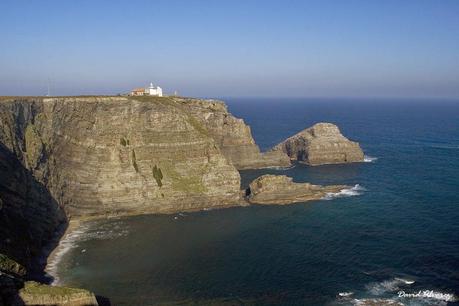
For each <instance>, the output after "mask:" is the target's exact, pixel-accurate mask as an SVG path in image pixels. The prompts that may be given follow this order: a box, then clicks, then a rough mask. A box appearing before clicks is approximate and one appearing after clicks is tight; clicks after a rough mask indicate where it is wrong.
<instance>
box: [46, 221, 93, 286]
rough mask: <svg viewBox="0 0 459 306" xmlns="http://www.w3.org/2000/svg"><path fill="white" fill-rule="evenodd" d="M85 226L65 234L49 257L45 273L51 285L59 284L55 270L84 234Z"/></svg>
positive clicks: (79, 226)
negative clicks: (49, 277) (51, 280)
mask: <svg viewBox="0 0 459 306" xmlns="http://www.w3.org/2000/svg"><path fill="white" fill-rule="evenodd" d="M86 230H87V226H84V225H78V227H77V228H76V229H74V230H71V231H70V232H68V233H66V234H65V235H64V237H62V239H61V240H60V241H59V245H58V246H57V248H56V249H55V251H54V252H53V254H52V255H51V257H50V258H49V260H48V263H47V264H46V268H45V271H46V273H48V274H49V275H51V276H52V277H53V282H52V284H53V285H57V284H59V277H58V275H57V268H58V265H59V263H60V262H61V260H62V258H63V257H64V255H65V254H67V252H68V251H70V250H71V249H73V248H75V247H76V246H77V245H76V242H77V241H78V240H79V238H80V237H81V236H82V235H83V234H84V233H85V232H86Z"/></svg>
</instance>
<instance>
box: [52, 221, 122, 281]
mask: <svg viewBox="0 0 459 306" xmlns="http://www.w3.org/2000/svg"><path fill="white" fill-rule="evenodd" d="M91 228H97V230H91ZM128 233H129V231H128V229H126V226H125V224H124V223H122V222H108V223H105V224H97V225H96V226H93V224H89V223H86V224H84V225H82V224H79V223H77V224H73V225H72V224H71V225H69V229H68V230H67V233H65V234H64V236H63V237H62V239H61V240H60V241H59V245H58V246H57V248H56V249H55V250H54V251H53V253H52V254H51V256H50V257H49V258H48V263H47V264H46V268H45V271H46V273H48V274H49V275H51V276H52V277H53V282H52V285H58V284H59V283H60V279H59V276H58V273H57V270H58V266H59V264H60V263H61V261H62V259H63V257H64V255H65V254H67V253H68V252H69V251H70V250H72V249H74V248H77V247H78V243H79V242H83V241H88V240H111V239H115V238H118V237H122V236H126V235H127V234H128ZM86 251H87V250H86V249H83V250H82V251H81V253H85V252H86Z"/></svg>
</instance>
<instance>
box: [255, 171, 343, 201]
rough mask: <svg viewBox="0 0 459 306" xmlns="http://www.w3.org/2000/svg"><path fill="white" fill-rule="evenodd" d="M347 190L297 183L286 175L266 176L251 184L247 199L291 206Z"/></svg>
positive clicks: (338, 187) (341, 187)
mask: <svg viewBox="0 0 459 306" xmlns="http://www.w3.org/2000/svg"><path fill="white" fill-rule="evenodd" d="M345 188H349V187H348V186H345V185H330V186H321V185H312V184H309V183H295V182H293V179H292V178H291V177H288V176H286V175H271V174H266V175H262V176H260V177H258V178H256V179H255V180H254V181H252V183H250V185H249V188H247V190H246V198H247V201H249V202H250V203H252V204H291V203H297V202H306V201H313V200H319V199H321V198H323V197H324V196H326V195H327V194H328V193H336V192H339V191H341V190H342V189H345Z"/></svg>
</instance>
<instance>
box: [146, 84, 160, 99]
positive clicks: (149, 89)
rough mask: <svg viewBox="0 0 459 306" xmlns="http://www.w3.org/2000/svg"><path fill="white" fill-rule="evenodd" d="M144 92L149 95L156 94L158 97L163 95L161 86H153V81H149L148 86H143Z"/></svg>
mask: <svg viewBox="0 0 459 306" xmlns="http://www.w3.org/2000/svg"><path fill="white" fill-rule="evenodd" d="M145 93H146V94H147V95H149V96H158V97H162V96H163V90H162V88H161V87H159V86H154V85H153V83H150V86H148V87H147V88H145Z"/></svg>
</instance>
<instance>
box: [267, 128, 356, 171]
mask: <svg viewBox="0 0 459 306" xmlns="http://www.w3.org/2000/svg"><path fill="white" fill-rule="evenodd" d="M273 151H283V152H284V153H286V154H287V155H288V156H289V157H290V159H291V160H297V161H299V162H303V163H306V164H308V165H311V166H317V165H324V164H340V163H352V162H362V161H363V151H362V149H361V148H360V145H359V144H358V143H357V142H354V141H351V140H349V139H347V138H346V137H344V136H343V135H342V134H341V132H340V130H339V128H338V127H337V126H336V125H334V124H332V123H317V124H315V125H313V126H312V127H310V128H307V129H305V130H303V131H301V132H299V133H298V134H295V135H293V136H292V137H289V138H287V139H286V140H284V141H283V142H281V143H279V144H278V145H276V146H275V147H274V148H273Z"/></svg>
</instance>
